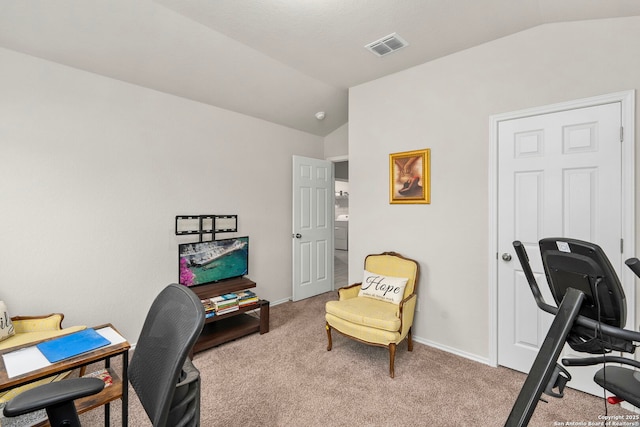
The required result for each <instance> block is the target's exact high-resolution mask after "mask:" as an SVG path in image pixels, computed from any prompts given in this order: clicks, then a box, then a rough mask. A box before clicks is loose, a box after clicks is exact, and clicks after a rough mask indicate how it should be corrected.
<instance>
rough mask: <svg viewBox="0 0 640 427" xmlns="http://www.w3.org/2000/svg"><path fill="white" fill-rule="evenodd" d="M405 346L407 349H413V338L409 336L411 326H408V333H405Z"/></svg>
mask: <svg viewBox="0 0 640 427" xmlns="http://www.w3.org/2000/svg"><path fill="white" fill-rule="evenodd" d="M407 347H408V349H409V351H413V339H412V338H411V328H409V335H407Z"/></svg>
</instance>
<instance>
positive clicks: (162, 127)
mask: <svg viewBox="0 0 640 427" xmlns="http://www.w3.org/2000/svg"><path fill="white" fill-rule="evenodd" d="M0 63H1V64H2V66H1V67H0V93H1V94H2V96H0V242H2V243H1V244H0V299H2V300H5V301H6V302H7V303H8V306H9V309H10V312H11V313H12V314H23V315H26V314H40V313H48V312H52V311H56V312H63V313H65V315H66V319H65V324H67V325H72V324H87V325H97V324H100V323H105V322H113V323H114V325H115V326H116V327H117V328H119V329H120V330H121V332H123V333H124V334H125V336H126V337H127V338H128V339H129V340H131V341H132V342H135V341H136V340H137V337H138V334H139V330H140V328H141V326H142V321H143V319H144V315H145V314H146V311H147V309H148V307H149V305H150V303H151V301H152V299H153V298H154V297H155V295H156V294H157V293H158V292H159V291H160V290H161V289H162V288H163V287H164V286H165V285H166V284H168V283H171V282H175V281H176V280H177V243H178V242H179V239H178V238H177V237H176V236H175V235H174V218H175V216H176V215H179V214H206V213H216V214H237V215H239V219H238V222H239V233H238V235H249V236H250V237H251V243H250V245H251V246H250V247H251V249H250V267H249V268H250V274H249V276H250V277H251V278H252V279H254V280H255V281H256V282H257V283H258V287H257V292H258V293H259V295H260V296H262V297H263V298H266V299H269V300H271V301H281V300H284V299H287V298H289V297H290V295H291V257H290V256H289V255H288V254H290V252H291V249H290V248H291V237H290V236H291V211H292V207H291V162H292V160H291V156H292V155H294V154H296V155H302V156H307V157H315V158H323V154H324V147H323V142H324V141H323V139H322V138H320V137H316V136H312V135H310V134H306V133H303V132H299V131H295V130H292V129H289V128H285V127H282V126H278V125H274V124H272V123H269V122H265V121H262V120H257V119H253V118H250V117H247V116H243V115H240V114H236V113H232V112H229V111H226V110H222V109H218V108H214V107H211V106H208V105H204V104H200V103H197V102H193V101H189V100H186V99H181V98H178V97H174V96H171V95H167V94H163V93H160V92H156V91H153V90H148V89H145V88H142V87H138V86H134V85H130V84H126V83H122V82H120V81H116V80H112V79H108V78H104V77H101V76H98V75H95V74H91V73H87V72H83V71H79V70H76V69H72V68H68V67H65V66H61V65H57V64H54V63H50V62H47V61H44V60H40V59H37V58H34V57H30V56H27V55H23V54H19V53H15V52H12V51H9V50H4V49H0ZM185 79H188V76H185ZM212 84H215V82H212ZM231 236H233V235H231Z"/></svg>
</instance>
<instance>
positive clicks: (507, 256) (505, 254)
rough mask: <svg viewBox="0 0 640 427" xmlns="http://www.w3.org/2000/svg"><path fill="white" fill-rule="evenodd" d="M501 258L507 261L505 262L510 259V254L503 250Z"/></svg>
mask: <svg viewBox="0 0 640 427" xmlns="http://www.w3.org/2000/svg"><path fill="white" fill-rule="evenodd" d="M502 260H503V261H507V262H509V261H511V254H508V253H506V252H505V253H503V254H502Z"/></svg>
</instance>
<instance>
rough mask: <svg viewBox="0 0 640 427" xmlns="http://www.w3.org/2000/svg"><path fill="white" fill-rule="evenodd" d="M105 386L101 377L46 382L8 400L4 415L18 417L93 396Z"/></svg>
mask: <svg viewBox="0 0 640 427" xmlns="http://www.w3.org/2000/svg"><path fill="white" fill-rule="evenodd" d="M103 388H104V382H103V381H102V380H101V379H99V378H73V379H69V380H63V381H57V382H53V383H49V384H44V385H41V386H39V387H36V388H33V389H31V390H27V391H25V392H23V393H21V394H19V395H17V396H16V397H14V398H13V399H11V400H10V401H9V402H7V404H6V406H5V407H4V415H5V416H7V417H16V416H18V415H23V414H27V413H29V412H33V411H37V410H40V409H45V408H47V407H50V406H54V405H59V404H61V403H65V402H70V401H73V400H75V399H78V398H81V397H85V396H91V395H92V394H96V393H99V392H100V391H102V389H103Z"/></svg>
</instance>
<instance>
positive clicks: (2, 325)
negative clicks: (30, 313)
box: [0, 301, 15, 341]
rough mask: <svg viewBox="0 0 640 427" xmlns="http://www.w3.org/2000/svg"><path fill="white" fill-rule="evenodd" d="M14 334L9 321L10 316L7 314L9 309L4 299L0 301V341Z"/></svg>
mask: <svg viewBox="0 0 640 427" xmlns="http://www.w3.org/2000/svg"><path fill="white" fill-rule="evenodd" d="M14 334H15V329H14V327H13V323H12V322H11V316H9V310H7V305H6V304H5V303H4V301H0V341H4V340H6V339H7V338H9V337H11V336H13V335H14Z"/></svg>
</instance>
